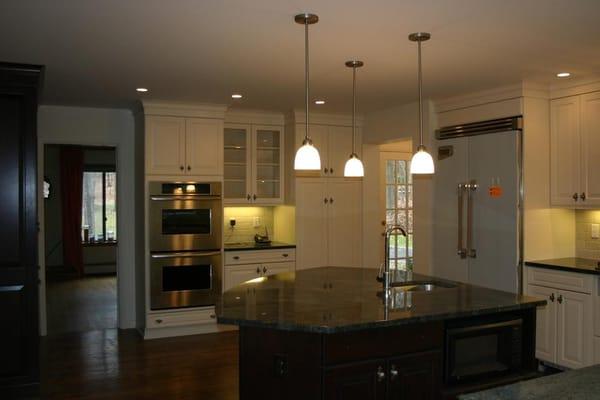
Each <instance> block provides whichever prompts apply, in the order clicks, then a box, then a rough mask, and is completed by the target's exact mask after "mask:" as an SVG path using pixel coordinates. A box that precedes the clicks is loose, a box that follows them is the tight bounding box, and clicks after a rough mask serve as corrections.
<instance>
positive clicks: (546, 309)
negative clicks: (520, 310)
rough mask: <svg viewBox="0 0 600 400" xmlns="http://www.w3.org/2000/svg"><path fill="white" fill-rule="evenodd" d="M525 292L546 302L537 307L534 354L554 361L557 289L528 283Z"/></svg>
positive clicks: (539, 357)
mask: <svg viewBox="0 0 600 400" xmlns="http://www.w3.org/2000/svg"><path fill="white" fill-rule="evenodd" d="M527 294H528V295H529V296H533V297H541V298H544V299H546V301H547V302H548V303H547V304H546V305H545V306H543V307H538V308H537V314H536V328H535V330H536V333H535V356H536V358H538V359H540V360H543V361H548V362H551V363H556V304H557V303H556V298H557V297H558V290H555V289H551V288H546V287H542V286H535V285H529V286H527ZM552 299H554V301H552Z"/></svg>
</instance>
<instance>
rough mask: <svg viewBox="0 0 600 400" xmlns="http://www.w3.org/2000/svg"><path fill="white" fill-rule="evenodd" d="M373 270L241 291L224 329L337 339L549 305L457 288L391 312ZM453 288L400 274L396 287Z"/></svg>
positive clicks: (223, 315)
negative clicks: (419, 283) (353, 333)
mask: <svg viewBox="0 0 600 400" xmlns="http://www.w3.org/2000/svg"><path fill="white" fill-rule="evenodd" d="M376 275H377V270H375V269H371V268H342V267H324V268H314V269H307V270H301V271H297V272H286V273H281V274H277V275H271V276H268V277H263V278H259V280H258V281H257V280H253V281H251V282H246V283H243V284H241V285H239V286H236V287H234V288H232V289H230V290H228V291H227V292H225V293H224V294H223V296H222V297H221V299H220V301H219V302H218V303H217V319H218V322H219V323H223V324H234V325H240V326H258V327H271V328H276V329H281V330H292V331H305V332H320V333H335V332H344V331H352V330H360V329H369V328H373V327H384V326H394V325H402V324H409V323H415V322H424V321H433V320H443V319H450V318H457V317H466V316H473V315H479V314H488V313H495V312H501V311H512V310H518V309H523V308H531V307H535V306H538V305H543V304H546V301H545V300H542V299H538V298H532V297H527V296H522V295H516V294H512V293H507V292H502V291H498V290H493V289H486V288H483V287H479V286H473V285H468V284H462V283H456V282H454V283H455V284H456V286H455V287H452V288H440V289H436V290H434V291H432V292H417V291H415V292H405V291H396V292H395V293H394V294H393V296H392V298H391V300H390V301H389V303H388V304H387V307H386V306H384V302H383V300H382V298H381V289H382V287H381V283H379V282H377V281H376V280H375V277H376ZM401 280H403V281H423V280H426V281H431V280H435V281H438V282H442V283H446V284H448V283H452V282H450V281H445V280H441V279H438V278H432V277H429V276H425V275H419V274H412V272H411V273H408V274H407V275H406V274H404V273H399V274H397V275H396V276H395V277H394V278H393V281H401Z"/></svg>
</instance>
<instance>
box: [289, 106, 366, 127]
mask: <svg viewBox="0 0 600 400" xmlns="http://www.w3.org/2000/svg"><path fill="white" fill-rule="evenodd" d="M305 117H306V112H305V111H304V110H298V109H296V110H291V111H290V112H288V113H287V114H286V115H285V121H286V123H292V124H304V123H305V119H306V118H305ZM309 117H310V121H309V123H310V124H318V125H333V126H352V115H350V114H335V113H319V112H311V113H310V116H309ZM363 122H364V117H363V116H362V115H357V116H356V126H363Z"/></svg>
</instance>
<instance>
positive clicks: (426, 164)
mask: <svg viewBox="0 0 600 400" xmlns="http://www.w3.org/2000/svg"><path fill="white" fill-rule="evenodd" d="M430 38H431V34H429V33H427V32H417V33H411V34H410V35H408V40H410V41H411V42H417V44H418V45H419V64H418V65H419V84H418V86H419V147H417V152H416V153H415V154H414V155H413V157H412V160H411V162H410V173H411V174H433V173H434V172H435V167H434V165H433V158H431V154H429V153H428V152H427V148H426V147H425V145H424V144H423V78H422V68H421V42H424V41H426V40H429V39H430Z"/></svg>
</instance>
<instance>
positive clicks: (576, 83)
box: [550, 75, 600, 99]
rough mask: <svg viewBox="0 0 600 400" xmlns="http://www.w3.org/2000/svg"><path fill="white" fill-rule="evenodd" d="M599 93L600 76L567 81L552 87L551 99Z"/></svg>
mask: <svg viewBox="0 0 600 400" xmlns="http://www.w3.org/2000/svg"><path fill="white" fill-rule="evenodd" d="M598 91H600V76H598V75H595V76H591V77H588V78H583V79H565V80H564V81H560V82H557V83H554V84H552V85H551V87H550V98H552V99H558V98H561V97H568V96H576V95H579V94H585V93H590V92H598Z"/></svg>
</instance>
